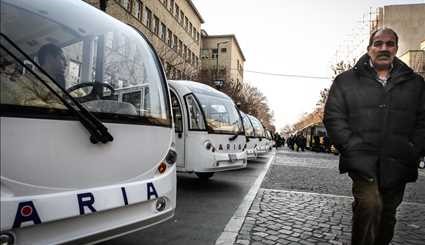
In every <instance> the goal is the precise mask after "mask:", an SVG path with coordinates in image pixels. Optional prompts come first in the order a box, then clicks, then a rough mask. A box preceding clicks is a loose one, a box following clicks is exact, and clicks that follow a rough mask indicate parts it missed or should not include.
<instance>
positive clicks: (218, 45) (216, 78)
mask: <svg viewBox="0 0 425 245" xmlns="http://www.w3.org/2000/svg"><path fill="white" fill-rule="evenodd" d="M228 42H229V41H224V42H218V43H217V57H216V58H217V60H216V67H215V80H218V54H219V53H220V50H219V47H220V44H226V43H228Z"/></svg>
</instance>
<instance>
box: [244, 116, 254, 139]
mask: <svg viewBox="0 0 425 245" xmlns="http://www.w3.org/2000/svg"><path fill="white" fill-rule="evenodd" d="M241 115H242V119H243V126H244V127H245V135H246V136H248V137H254V136H255V133H254V128H253V127H252V124H251V122H250V121H249V118H248V116H247V115H246V114H245V113H243V112H241Z"/></svg>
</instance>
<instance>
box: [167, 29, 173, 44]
mask: <svg viewBox="0 0 425 245" xmlns="http://www.w3.org/2000/svg"><path fill="white" fill-rule="evenodd" d="M172 42H173V32H171V30H170V29H168V36H167V44H168V46H169V47H170V48H171V47H172Z"/></svg>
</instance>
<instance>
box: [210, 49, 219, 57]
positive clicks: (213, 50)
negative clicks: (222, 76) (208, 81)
mask: <svg viewBox="0 0 425 245" xmlns="http://www.w3.org/2000/svg"><path fill="white" fill-rule="evenodd" d="M217 54H218V52H217V49H216V48H213V49H212V55H211V58H213V59H217Z"/></svg>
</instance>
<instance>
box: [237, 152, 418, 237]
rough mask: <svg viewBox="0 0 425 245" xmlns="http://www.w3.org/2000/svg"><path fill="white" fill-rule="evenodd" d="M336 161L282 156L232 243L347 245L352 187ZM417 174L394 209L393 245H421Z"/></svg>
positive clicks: (313, 156)
mask: <svg viewBox="0 0 425 245" xmlns="http://www.w3.org/2000/svg"><path fill="white" fill-rule="evenodd" d="M337 159H338V158H337V157H336V156H333V155H329V154H317V153H312V152H303V153H296V152H290V151H287V150H286V151H281V152H279V153H278V154H277V155H276V158H275V162H274V163H273V165H272V166H271V167H270V169H269V171H268V173H267V175H266V177H265V179H264V180H263V184H262V188H261V189H260V190H259V191H258V193H257V195H256V197H255V199H254V201H253V204H252V206H251V207H250V209H249V211H248V213H247V216H246V217H245V221H244V223H243V225H242V227H241V229H240V231H239V234H238V236H237V238H236V242H235V244H237V245H260V244H294V245H295V244H350V237H351V216H352V212H351V203H352V200H353V199H352V198H351V191H350V189H351V184H350V180H349V178H348V177H346V176H344V175H340V174H338V171H337ZM423 173H424V172H423V171H421V174H420V178H419V180H418V182H417V183H416V184H412V185H410V186H408V188H407V190H406V196H405V202H403V203H402V205H400V207H399V209H398V214H397V218H398V222H397V226H396V232H395V236H394V239H393V242H392V244H394V245H402V244H403V245H405V244H413V245H423V244H425V202H424V200H425V191H424V190H423V187H422V188H421V187H420V186H423V185H422V184H423V183H425V178H424V177H423V176H424V175H423Z"/></svg>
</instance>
